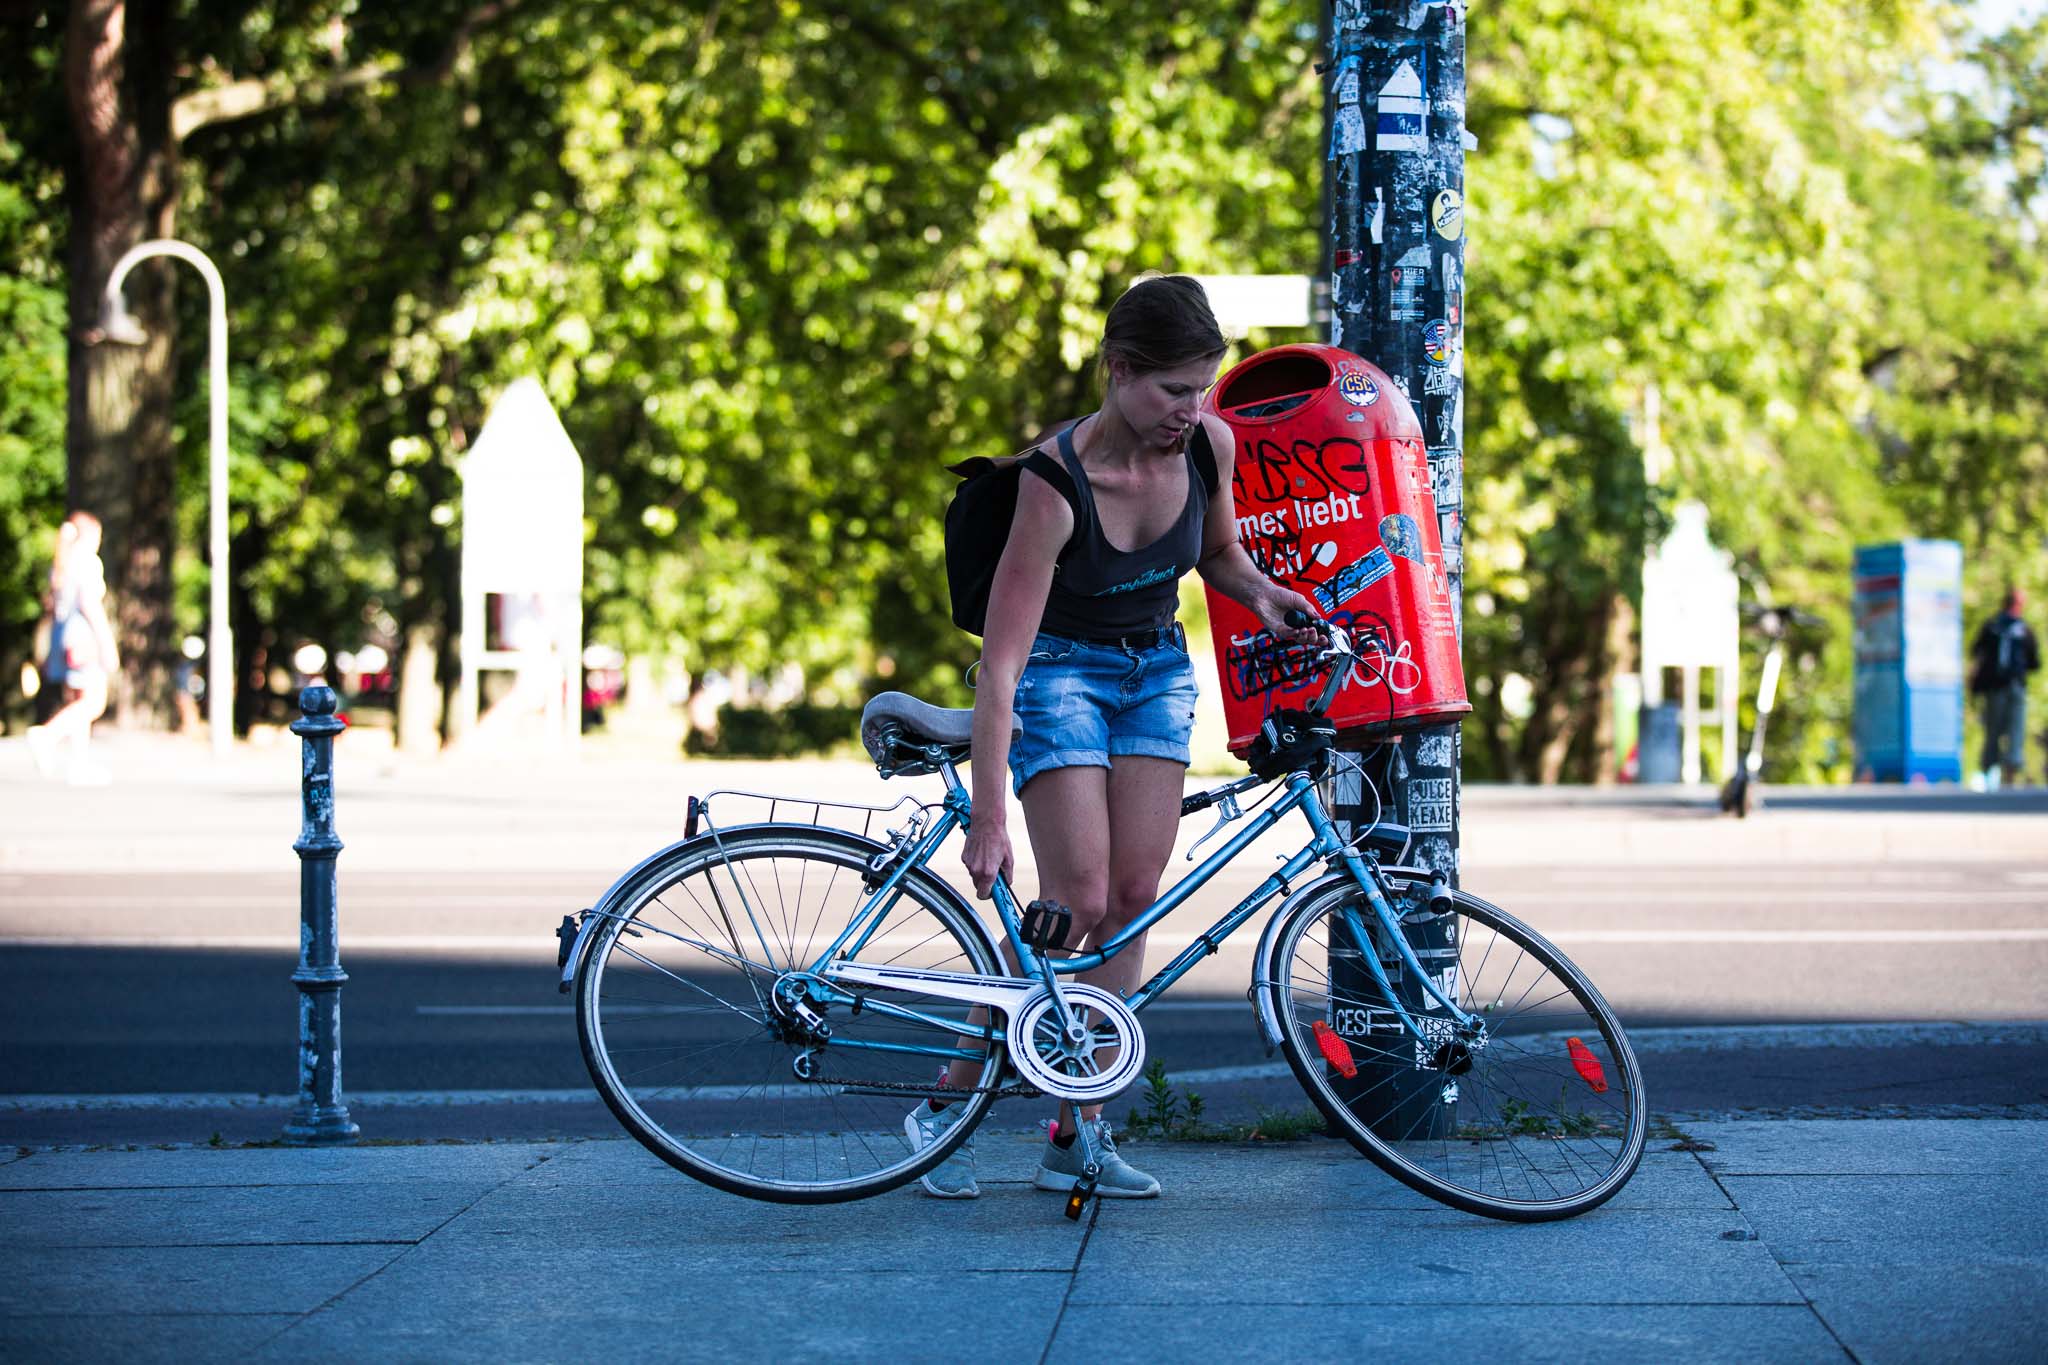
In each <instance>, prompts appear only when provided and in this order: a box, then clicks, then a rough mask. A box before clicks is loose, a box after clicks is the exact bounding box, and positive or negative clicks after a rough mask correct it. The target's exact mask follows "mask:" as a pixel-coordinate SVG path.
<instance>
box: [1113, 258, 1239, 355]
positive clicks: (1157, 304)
mask: <svg viewBox="0 0 2048 1365" xmlns="http://www.w3.org/2000/svg"><path fill="white" fill-rule="evenodd" d="M1228 347H1229V343H1227V342H1226V341H1224V339H1223V329H1222V328H1220V327H1218V326H1217V325H1216V314H1215V313H1213V312H1211V311H1210V309H1209V296H1208V295H1207V294H1205V293H1203V292H1202V286H1201V285H1200V284H1199V283H1197V282H1196V281H1195V280H1194V279H1192V278H1191V277H1189V276H1187V275H1155V276H1153V277H1152V278H1151V279H1149V280H1139V281H1138V282H1137V283H1136V284H1134V285H1132V286H1131V287H1130V288H1129V289H1126V290H1125V291H1124V293H1123V297H1122V298H1120V299H1118V300H1117V301H1116V302H1115V303H1114V304H1111V305H1110V309H1109V317H1108V318H1107V319H1106V320H1105V321H1104V323H1103V325H1102V369H1103V370H1104V371H1105V372H1107V371H1108V369H1109V367H1110V364H1111V362H1113V361H1121V362H1123V363H1124V364H1125V365H1126V366H1128V367H1129V368H1130V371H1131V373H1133V374H1150V373H1152V372H1153V371H1154V370H1170V369H1173V368H1174V367H1175V366H1178V365H1186V364H1189V363H1191V362H1193V361H1197V360H1206V359H1208V358H1209V357H1210V356H1218V357H1220V356H1222V354H1223V352H1224V351H1225V350H1227V349H1228Z"/></svg>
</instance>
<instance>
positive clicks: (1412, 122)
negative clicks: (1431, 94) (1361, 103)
mask: <svg viewBox="0 0 2048 1365" xmlns="http://www.w3.org/2000/svg"><path fill="white" fill-rule="evenodd" d="M1378 112H1379V121H1378V130H1377V132H1378V136H1377V137H1376V138H1375V140H1374V147H1375V149H1376V150H1378V151H1382V152H1426V151H1428V150H1429V100H1428V98H1427V97H1426V96H1424V95H1423V93H1422V77H1421V76H1420V75H1418V74H1417V73H1416V70H1415V63H1413V62H1411V61H1408V60H1406V59H1403V61H1402V62H1401V64H1400V65H1399V66H1397V67H1395V68H1394V74H1393V75H1391V76H1389V77H1387V83H1386V84H1385V85H1383V86H1381V87H1380V98H1379V111H1378Z"/></svg>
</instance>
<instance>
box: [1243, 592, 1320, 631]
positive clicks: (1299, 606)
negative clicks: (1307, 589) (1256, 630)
mask: <svg viewBox="0 0 2048 1365" xmlns="http://www.w3.org/2000/svg"><path fill="white" fill-rule="evenodd" d="M1290 611H1302V612H1306V613H1308V614H1309V615H1310V616H1313V617H1316V618H1318V619H1320V618H1321V617H1322V614H1323V613H1322V612H1321V611H1320V610H1318V609H1317V607H1316V604H1315V603H1314V602H1311V601H1310V600H1309V599H1308V598H1306V597H1303V596H1302V595H1301V594H1300V593H1298V592H1295V591H1294V590H1293V589H1292V588H1283V587H1281V586H1280V585H1279V584H1278V583H1275V584H1274V585H1273V586H1272V587H1271V588H1269V589H1268V590H1267V591H1266V592H1265V593H1264V594H1263V595H1262V596H1261V598H1260V600H1259V603H1258V605H1257V606H1255V607H1253V608H1252V614H1253V615H1254V616H1256V617H1258V618H1259V624H1260V625H1262V626H1264V627H1265V628H1266V629H1267V630H1268V631H1269V632H1271V633H1272V636H1273V638H1274V639H1275V640H1280V641H1283V642H1285V643H1287V644H1291V645H1306V644H1315V643H1316V642H1318V641H1320V640H1321V639H1322V638H1323V637H1322V636H1320V635H1318V634H1317V633H1316V632H1315V630H1314V629H1312V628H1310V627H1306V626H1304V627H1302V628H1301V629H1300V630H1296V629H1295V628H1294V627H1293V626H1290V625H1288V624H1287V621H1286V619H1285V618H1286V616H1287V613H1288V612H1290Z"/></svg>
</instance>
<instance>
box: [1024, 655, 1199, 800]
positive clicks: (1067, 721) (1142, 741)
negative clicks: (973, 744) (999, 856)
mask: <svg viewBox="0 0 2048 1365" xmlns="http://www.w3.org/2000/svg"><path fill="white" fill-rule="evenodd" d="M1178 634H1179V633H1178V632H1175V633H1174V635H1173V636H1172V637H1169V638H1167V639H1165V640H1163V641H1161V642H1160V643H1158V644H1155V645H1151V646H1148V647H1146V648H1143V649H1133V648H1127V647H1126V646H1124V645H1120V644H1097V643H1095V642H1093V641H1089V640H1069V639H1066V638H1065V637H1063V636H1059V635H1040V636H1039V637H1038V638H1037V639H1035V640H1033V641H1032V642H1031V657H1030V658H1029V659H1027V660H1026V661H1025V663H1024V673H1023V676H1022V677H1020V678H1019V679H1018V680H1017V699H1016V717H1017V724H1018V726H1019V728H1020V729H1021V731H1022V733H1021V734H1019V735H1018V736H1017V741H1016V743H1014V744H1012V745H1011V746H1010V781H1011V783H1012V784H1013V785H1014V786H1015V788H1016V790H1017V791H1019V792H1021V791H1023V790H1024V784H1025V783H1027V782H1029V781H1030V780H1031V779H1032V778H1034V777H1036V776H1038V775H1039V774H1040V773H1042V772H1045V771H1047V770H1049V769H1052V768H1084V767H1085V768H1107V767H1108V766H1109V761H1110V759H1111V758H1113V757H1116V756H1118V755H1122V754H1140V755H1143V756H1145V757H1148V758H1165V759H1171V760H1172V761H1173V762H1175V763H1186V762H1187V761H1188V737H1189V736H1190V735H1192V734H1193V733H1194V728H1195V670H1194V665H1192V664H1191V663H1189V662H1188V652H1187V649H1186V647H1185V645H1184V644H1182V643H1180V642H1179V639H1178Z"/></svg>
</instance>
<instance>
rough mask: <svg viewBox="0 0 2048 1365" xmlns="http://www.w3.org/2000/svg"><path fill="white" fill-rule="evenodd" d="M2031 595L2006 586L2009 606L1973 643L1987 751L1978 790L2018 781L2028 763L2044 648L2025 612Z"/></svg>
mask: <svg viewBox="0 0 2048 1365" xmlns="http://www.w3.org/2000/svg"><path fill="white" fill-rule="evenodd" d="M2026 605H2027V601H2026V596H2025V594H2023V593H2022V592H2021V591H2020V590H2019V589H2018V588H2016V587H2013V588H2007V589H2006V591H2005V609H2004V610H2003V611H2001V612H1999V613H1998V615H1996V616H1994V617H1992V618H1991V619H1990V620H1988V621H1986V622H1985V623H1984V624H1983V625H1981V626H1979V627H1978V628H1977V637H1976V639H1975V640H1974V641H1972V642H1971V644H1970V659H1971V668H1970V691H1972V692H1974V693H1975V694H1976V695H1978V696H1980V697H1982V698H1983V699H1984V752H1983V753H1982V755H1980V756H1979V759H1978V763H1977V766H1978V767H1979V768H1980V769H1981V770H1982V771H1981V772H1980V773H1979V774H1978V776H1977V779H1976V780H1975V782H1973V783H1972V785H1973V786H1976V787H1977V789H1978V790H1980V791H1982V790H1986V789H1989V790H1991V791H1996V790H1998V787H1999V785H2000V784H2001V783H2003V784H2004V785H2006V786H2017V785H2019V783H2020V781H2021V780H2022V779H2023V778H2024V777H2025V775H2026V768H2027V677H2028V675H2029V674H2031V673H2033V672H2034V671H2035V670H2036V669H2038V668H2039V667H2040V666H2041V649H2040V646H2039V645H2038V644H2036V643H2035V640H2034V632H2033V631H2031V630H2029V629H2028V628H2027V623H2026V621H2025V620H2024V619H2022V617H2021V613H2022V612H2023V611H2025V610H2026Z"/></svg>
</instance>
